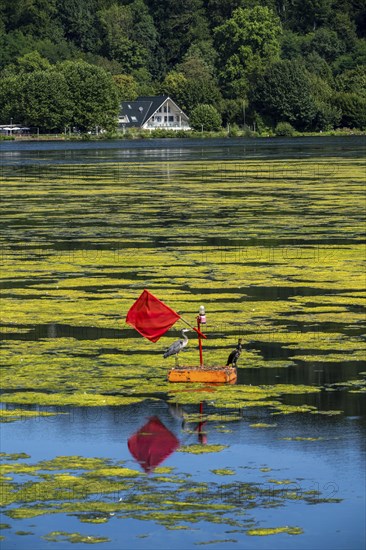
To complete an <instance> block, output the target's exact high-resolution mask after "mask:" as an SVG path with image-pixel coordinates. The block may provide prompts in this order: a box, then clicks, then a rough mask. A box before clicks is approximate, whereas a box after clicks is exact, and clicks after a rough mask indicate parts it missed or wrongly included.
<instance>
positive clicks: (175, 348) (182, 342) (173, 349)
mask: <svg viewBox="0 0 366 550" xmlns="http://www.w3.org/2000/svg"><path fill="white" fill-rule="evenodd" d="M186 332H189V328H184V329H183V330H182V336H183V339H179V340H177V341H176V342H174V343H173V344H172V345H171V346H170V347H169V348H168V349H167V350H166V351H165V353H164V359H166V358H167V357H170V356H171V355H175V366H176V367H177V366H178V353H179V352H180V351H182V349H183V348H185V347H186V345H187V344H188V338H187V336H186V334H185V333H186Z"/></svg>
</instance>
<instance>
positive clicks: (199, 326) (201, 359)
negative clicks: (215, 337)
mask: <svg viewBox="0 0 366 550" xmlns="http://www.w3.org/2000/svg"><path fill="white" fill-rule="evenodd" d="M197 328H198V331H197V332H198V348H199V351H200V367H203V352H202V339H201V336H200V335H201V331H200V328H201V315H197Z"/></svg>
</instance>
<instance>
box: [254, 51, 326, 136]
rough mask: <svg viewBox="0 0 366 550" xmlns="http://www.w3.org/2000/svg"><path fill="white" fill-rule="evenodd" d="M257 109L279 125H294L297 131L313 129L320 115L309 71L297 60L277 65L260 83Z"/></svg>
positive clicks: (256, 98)
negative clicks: (283, 123)
mask: <svg viewBox="0 0 366 550" xmlns="http://www.w3.org/2000/svg"><path fill="white" fill-rule="evenodd" d="M252 99H253V104H254V106H255V107H256V108H257V109H259V110H260V112H263V113H264V114H266V115H269V116H270V117H272V119H273V120H274V122H275V123H277V122H281V121H285V122H290V123H291V124H293V125H294V126H295V128H296V129H299V130H304V129H307V128H310V127H311V125H312V122H313V121H314V119H315V116H316V112H317V109H316V104H315V101H314V98H313V95H312V88H311V85H310V81H309V77H308V72H307V70H306V69H305V67H304V66H302V65H299V64H298V63H296V62H295V61H280V62H278V63H275V64H273V65H272V66H271V67H269V69H267V71H266V72H265V74H264V75H263V77H261V78H260V79H259V80H258V83H257V86H256V88H255V89H254V90H253V94H252Z"/></svg>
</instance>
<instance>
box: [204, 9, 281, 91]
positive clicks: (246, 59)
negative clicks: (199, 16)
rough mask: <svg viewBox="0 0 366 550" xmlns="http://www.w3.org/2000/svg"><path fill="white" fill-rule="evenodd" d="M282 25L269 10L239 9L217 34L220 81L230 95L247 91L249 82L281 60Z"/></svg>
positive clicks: (215, 34)
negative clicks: (280, 40)
mask: <svg viewBox="0 0 366 550" xmlns="http://www.w3.org/2000/svg"><path fill="white" fill-rule="evenodd" d="M280 36H281V25H280V21H279V19H278V17H277V16H276V15H275V14H274V13H273V12H272V11H271V10H270V9H268V8H266V7H261V6H256V7H254V8H252V9H242V8H238V9H237V10H235V11H234V13H233V16H232V18H231V19H229V20H227V21H226V22H225V23H223V25H221V26H220V27H217V28H216V29H215V31H214V37H215V44H216V49H217V52H218V54H219V64H220V69H221V70H220V78H221V80H222V82H223V83H224V85H225V86H226V88H227V91H228V93H229V94H231V95H232V94H235V95H239V96H240V95H242V94H245V93H246V92H247V91H248V86H249V79H250V78H251V77H252V78H253V77H254V76H256V75H258V74H259V73H261V72H263V70H264V69H265V67H266V66H268V65H269V64H270V63H272V62H273V61H275V60H277V59H279V54H280V43H279V37H280Z"/></svg>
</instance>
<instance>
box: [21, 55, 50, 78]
mask: <svg viewBox="0 0 366 550" xmlns="http://www.w3.org/2000/svg"><path fill="white" fill-rule="evenodd" d="M50 68H51V63H50V62H49V61H48V59H46V58H45V57H42V56H41V54H40V53H39V52H38V51H37V50H34V51H33V52H30V53H26V54H25V55H23V56H22V57H19V58H18V59H17V69H18V70H19V71H20V72H23V73H31V72H33V71H46V70H49V69H50Z"/></svg>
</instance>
